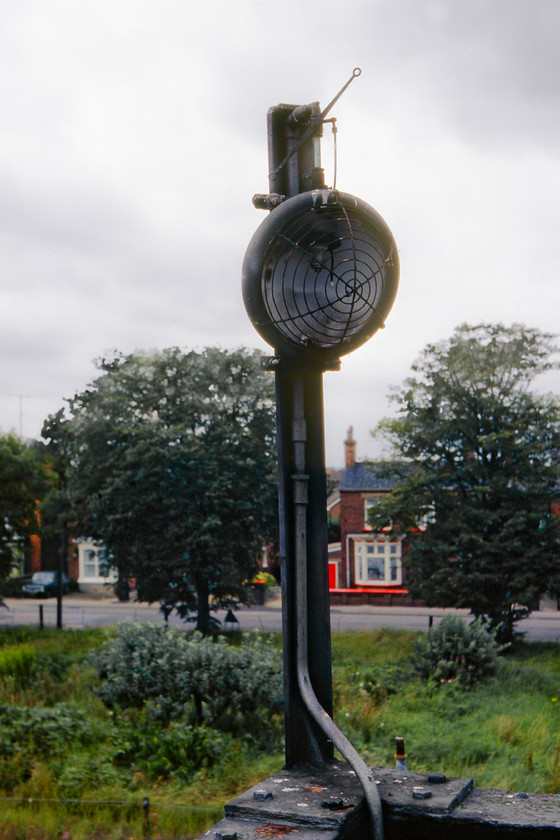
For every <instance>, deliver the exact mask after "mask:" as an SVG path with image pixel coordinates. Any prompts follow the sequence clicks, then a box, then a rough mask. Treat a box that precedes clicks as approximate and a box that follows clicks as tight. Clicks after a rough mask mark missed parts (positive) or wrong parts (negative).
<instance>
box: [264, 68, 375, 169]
mask: <svg viewBox="0 0 560 840" xmlns="http://www.w3.org/2000/svg"><path fill="white" fill-rule="evenodd" d="M361 72H362V71H361V69H360V68H359V67H354V69H353V70H352V75H351V76H350V78H349V79H348V81H347V82H346V84H344V85H343V86H342V87H341V88H340V90H339V91H338V93H337V94H336V96H335V97H334V99H331V101H330V102H329V104H328V105H327V107H326V108H324V109H323V110H322V111H321V113H320V114H319V115H318V117H317V118H316V119H312V121H311V125H310V126H309V128H308V129H307V130H306V131H304V132H303V134H302V135H301V137H300V138H299V140H298V141H297V143H296V144H295V145H294V146H292V148H291V149H290V150H289V151H288V153H287V155H286V157H285V158H284V160H282V161H280V163H279V164H278V166H277V167H276V168H275V169H273V170H272V172H270V173H269V178H270V177H272V178H273V177H274V176H275V175H278V173H279V172H280V170H281V169H282V167H284V166H285V165H286V164H287V163H288V161H289V160H290V158H291V157H292V156H293V155H295V153H296V152H297V150H298V149H300V148H301V147H302V146H303V144H304V143H305V142H306V141H307V140H309V138H310V137H311V136H312V135H313V134H314V133H315V132H316V130H317V126H318V125H320V124H321V123H322V122H324V119H325V117H326V116H327V114H328V113H329V111H330V110H331V108H332V107H333V105H334V104H335V103H336V102H338V100H339V99H340V97H341V96H342V94H343V93H344V91H345V90H346V88H347V87H348V85H350V84H351V83H352V82H353V81H354V79H357V78H358V76H360V75H361Z"/></svg>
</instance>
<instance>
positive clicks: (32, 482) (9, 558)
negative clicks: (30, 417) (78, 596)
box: [0, 433, 55, 603]
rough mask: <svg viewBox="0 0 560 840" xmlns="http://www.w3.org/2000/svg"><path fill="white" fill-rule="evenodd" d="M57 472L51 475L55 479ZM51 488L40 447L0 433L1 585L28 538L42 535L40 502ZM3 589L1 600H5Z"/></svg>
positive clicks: (51, 478)
mask: <svg viewBox="0 0 560 840" xmlns="http://www.w3.org/2000/svg"><path fill="white" fill-rule="evenodd" d="M54 479H55V476H54V473H52V474H51V476H50V481H51V483H52V482H53V481H54ZM48 488H49V472H48V468H47V464H46V461H45V458H44V457H43V456H42V454H41V453H40V452H39V450H38V449H36V448H34V447H33V446H32V445H29V444H27V443H26V442H25V441H23V440H21V438H19V437H18V436H17V435H15V434H13V433H11V434H7V435H1V436H0V587H1V586H2V583H3V582H4V581H5V580H6V578H7V577H8V575H9V574H10V572H11V570H12V568H13V567H14V564H15V562H16V559H17V554H18V548H20V547H21V545H22V544H23V545H25V542H26V538H27V537H29V536H30V535H31V534H38V533H39V529H40V524H39V510H38V506H39V502H40V500H41V499H42V498H43V497H44V495H45V493H46V492H47V490H48ZM1 594H2V593H1V589H0V603H1Z"/></svg>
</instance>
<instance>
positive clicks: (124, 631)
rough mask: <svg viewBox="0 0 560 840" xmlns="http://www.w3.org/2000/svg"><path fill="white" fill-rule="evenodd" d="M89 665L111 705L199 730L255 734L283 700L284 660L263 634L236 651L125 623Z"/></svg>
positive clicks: (219, 642) (163, 629)
mask: <svg viewBox="0 0 560 840" xmlns="http://www.w3.org/2000/svg"><path fill="white" fill-rule="evenodd" d="M91 662H92V663H93V665H94V666H95V668H96V669H97V672H98V674H99V677H100V678H101V680H102V683H101V686H100V688H99V693H100V696H101V697H102V699H103V702H104V703H105V704H106V705H107V706H109V707H110V708H113V707H120V708H128V707H137V708H139V707H141V706H144V705H145V704H149V706H148V708H149V713H150V715H151V716H152V717H153V718H155V719H156V720H159V721H163V722H165V723H168V722H169V721H170V720H172V719H177V718H179V717H181V716H182V715H184V714H187V716H188V717H189V718H190V719H192V720H193V722H196V723H197V724H202V723H204V724H206V725H207V726H211V727H218V728H221V729H224V730H227V731H232V732H244V733H245V734H247V733H249V732H252V733H255V735H257V734H258V730H259V725H260V726H261V727H263V726H264V731H265V732H266V731H267V730H268V726H267V724H266V718H267V716H268V715H270V713H271V712H274V711H277V710H278V707H279V703H280V700H281V691H282V682H281V680H282V678H281V668H280V663H279V657H278V655H277V652H276V651H275V649H274V647H273V645H272V644H271V642H269V641H267V640H265V639H262V638H261V637H260V636H258V635H255V636H253V637H248V638H247V639H246V640H245V639H244V641H243V644H241V645H240V646H238V647H233V646H232V645H229V644H227V643H226V641H225V640H224V639H218V640H213V639H211V638H209V637H203V636H201V635H200V634H195V635H193V636H188V635H186V634H185V633H184V632H181V631H177V630H171V629H168V628H166V627H164V626H163V625H160V624H148V623H146V624H121V625H120V626H119V627H118V629H117V632H116V634H115V636H114V637H113V638H112V639H110V640H109V641H107V642H106V644H105V645H103V646H102V647H101V648H100V649H99V651H97V652H95V653H94V654H92V657H91Z"/></svg>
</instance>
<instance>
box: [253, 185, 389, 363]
mask: <svg viewBox="0 0 560 840" xmlns="http://www.w3.org/2000/svg"><path fill="white" fill-rule="evenodd" d="M398 279H399V257H398V251H397V246H396V244H395V240H394V238H393V235H392V233H391V231H390V230H389V227H388V226H387V224H386V222H385V221H384V220H383V219H382V217H381V216H380V215H379V213H377V211H376V210H374V209H373V207H370V205H369V204H366V202H364V201H362V200H361V199H359V198H356V197H355V196H353V195H349V194H348V193H343V192H338V191H334V190H329V189H318V190H309V191H307V192H303V193H300V194H298V195H295V196H293V197H291V198H288V199H286V200H284V201H283V202H282V203H281V204H280V205H279V206H278V207H276V208H275V209H274V210H272V211H271V212H270V214H269V215H268V216H267V218H266V219H265V220H264V221H263V222H262V224H261V225H260V226H259V228H258V229H257V230H256V232H255V234H254V235H253V237H252V239H251V242H250V243H249V246H248V248H247V252H246V254H245V259H244V262H243V272H242V280H243V300H244V303H245V308H246V310H247V314H248V315H249V318H250V319H251V321H252V323H253V325H254V327H255V329H256V330H257V332H258V333H259V335H260V336H261V337H262V338H263V339H264V340H265V341H266V342H267V343H268V344H270V345H271V346H272V347H274V349H275V351H276V353H277V355H278V356H279V357H280V359H282V360H289V359H292V360H298V361H303V357H305V358H306V359H307V360H309V361H311V360H315V361H316V362H317V363H319V364H324V365H329V364H330V363H332V362H333V361H334V360H336V359H338V358H339V357H340V356H342V355H345V354H347V353H349V352H351V351H352V350H354V349H355V348H356V347H359V346H360V345H361V344H363V343H364V342H365V341H367V339H368V338H370V337H371V336H372V335H373V334H374V333H375V332H376V331H377V330H378V329H379V328H381V327H383V326H384V322H385V318H386V316H387V315H388V313H389V311H390V310H391V307H392V305H393V302H394V300H395V296H396V293H397V287H398Z"/></svg>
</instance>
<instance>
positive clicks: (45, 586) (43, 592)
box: [22, 572, 73, 598]
mask: <svg viewBox="0 0 560 840" xmlns="http://www.w3.org/2000/svg"><path fill="white" fill-rule="evenodd" d="M57 582H58V572H34V573H33V575H32V576H31V581H30V582H29V583H26V584H25V586H23V588H22V592H23V594H24V595H29V596H31V597H32V598H49V597H50V596H55V595H56V587H57ZM72 588H73V581H71V580H70V578H69V577H68V576H67V575H65V574H63V575H62V593H63V594H64V595H65V594H66V593H67V592H70V590H71V589H72Z"/></svg>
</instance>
